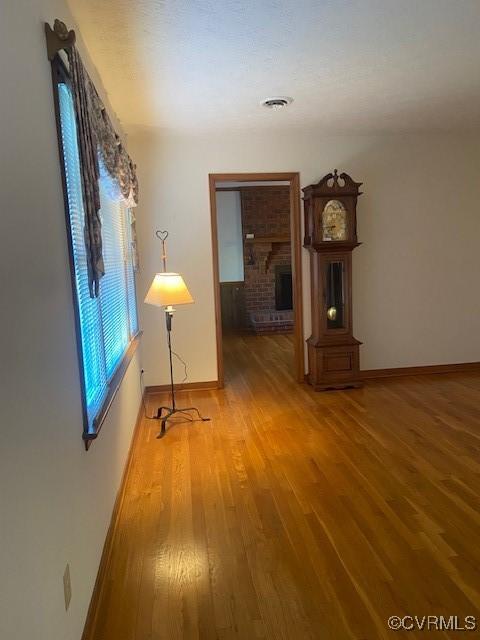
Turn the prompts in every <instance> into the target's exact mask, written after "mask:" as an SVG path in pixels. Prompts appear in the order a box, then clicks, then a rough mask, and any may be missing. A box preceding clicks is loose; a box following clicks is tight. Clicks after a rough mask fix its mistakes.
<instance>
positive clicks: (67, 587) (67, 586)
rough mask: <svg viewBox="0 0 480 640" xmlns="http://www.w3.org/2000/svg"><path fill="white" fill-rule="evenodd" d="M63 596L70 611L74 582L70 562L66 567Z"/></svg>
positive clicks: (66, 608)
mask: <svg viewBox="0 0 480 640" xmlns="http://www.w3.org/2000/svg"><path fill="white" fill-rule="evenodd" d="M63 596H64V598H65V611H68V607H69V606H70V600H71V599H72V584H71V582H70V565H69V564H67V566H66V567H65V573H64V574H63Z"/></svg>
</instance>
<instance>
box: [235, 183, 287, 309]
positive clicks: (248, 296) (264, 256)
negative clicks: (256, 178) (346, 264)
mask: <svg viewBox="0 0 480 640" xmlns="http://www.w3.org/2000/svg"><path fill="white" fill-rule="evenodd" d="M241 204H242V227H243V237H244V238H245V234H247V233H253V234H255V238H256V239H258V238H260V237H265V236H289V235H290V191H289V187H288V186H278V187H245V188H243V189H242V191H241ZM270 248H271V251H270ZM252 254H253V260H254V264H249V262H250V261H251V257H252ZM244 263H245V306H246V311H247V316H249V317H251V315H252V314H254V313H256V312H259V311H272V310H274V309H275V266H276V265H290V264H291V249H290V242H284V243H275V244H273V245H272V244H267V243H265V244H264V243H254V244H251V243H248V242H245V243H244ZM265 266H267V269H265ZM279 313H282V312H279Z"/></svg>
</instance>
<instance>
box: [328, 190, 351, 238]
mask: <svg viewBox="0 0 480 640" xmlns="http://www.w3.org/2000/svg"><path fill="white" fill-rule="evenodd" d="M346 239H347V211H346V209H345V207H344V206H343V204H342V203H341V202H340V200H329V201H328V202H327V204H326V205H325V208H324V209H323V211H322V240H323V241H329V240H333V241H339V240H340V241H341V240H346Z"/></svg>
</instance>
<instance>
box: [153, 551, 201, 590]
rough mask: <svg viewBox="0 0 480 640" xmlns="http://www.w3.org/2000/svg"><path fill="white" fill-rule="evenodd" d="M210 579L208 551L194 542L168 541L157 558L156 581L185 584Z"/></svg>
mask: <svg viewBox="0 0 480 640" xmlns="http://www.w3.org/2000/svg"><path fill="white" fill-rule="evenodd" d="M207 579H208V557H207V554H206V552H205V551H204V550H203V549H201V548H200V547H199V546H197V545H195V544H193V543H181V542H175V543H170V542H166V543H165V544H164V545H162V547H161V548H160V549H159V550H158V553H157V556H156V558H155V582H156V583H157V584H158V583H162V582H169V583H171V582H175V581H177V582H181V583H183V584H185V583H189V582H196V581H198V580H207Z"/></svg>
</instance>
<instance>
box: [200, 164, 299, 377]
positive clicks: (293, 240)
mask: <svg viewBox="0 0 480 640" xmlns="http://www.w3.org/2000/svg"><path fill="white" fill-rule="evenodd" d="M256 181H261V182H288V184H289V189H290V246H291V251H292V290H293V317H294V327H293V333H294V340H293V346H294V373H295V379H296V380H297V382H304V379H305V347H304V338H303V295H302V241H301V235H302V224H301V219H300V173H298V172H287V173H209V174H208V182H209V193H210V220H211V231H212V258H213V289H214V297H215V327H216V340H217V376H218V377H217V379H218V386H219V388H223V386H224V384H225V376H224V370H223V335H222V309H221V302H220V268H219V263H218V234H217V230H218V225H217V199H216V188H217V186H219V184H221V183H222V182H256Z"/></svg>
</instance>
